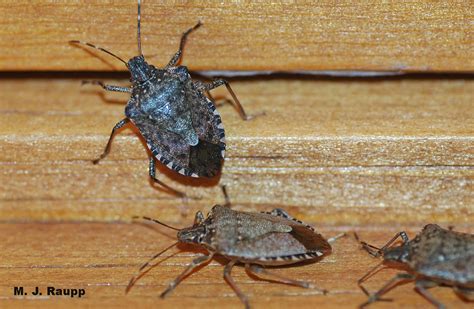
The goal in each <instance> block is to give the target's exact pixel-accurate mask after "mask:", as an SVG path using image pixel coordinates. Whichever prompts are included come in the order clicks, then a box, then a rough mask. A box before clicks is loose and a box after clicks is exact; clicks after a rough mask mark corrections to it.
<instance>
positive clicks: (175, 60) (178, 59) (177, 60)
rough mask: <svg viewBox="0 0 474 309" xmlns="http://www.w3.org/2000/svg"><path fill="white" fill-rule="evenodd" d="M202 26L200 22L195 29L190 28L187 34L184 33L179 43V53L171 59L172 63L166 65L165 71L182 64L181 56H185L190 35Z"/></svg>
mask: <svg viewBox="0 0 474 309" xmlns="http://www.w3.org/2000/svg"><path fill="white" fill-rule="evenodd" d="M201 25H202V23H201V22H200V21H198V23H197V24H196V25H194V27H192V28H189V29H188V30H186V32H184V33H183V35H182V36H181V41H180V43H179V49H178V51H177V52H176V53H175V54H174V56H173V58H171V60H170V62H168V64H167V65H166V67H165V69H168V68H170V67H174V66H176V65H177V64H178V63H180V62H181V56H182V54H183V49H184V45H185V44H186V39H187V38H188V35H189V34H190V33H191V32H193V31H194V30H196V29H197V28H199V27H200V26H201Z"/></svg>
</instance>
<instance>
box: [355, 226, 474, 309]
mask: <svg viewBox="0 0 474 309" xmlns="http://www.w3.org/2000/svg"><path fill="white" fill-rule="evenodd" d="M356 237H357V235H356ZM398 237H401V239H402V241H403V243H402V244H401V245H399V246H392V244H393V243H394V242H395V241H396V240H397V239H398ZM361 244H362V246H363V248H364V249H365V250H366V251H367V252H368V253H369V254H371V255H373V256H375V257H379V256H383V259H384V260H383V261H382V262H381V263H379V264H378V265H377V266H375V267H374V268H372V269H371V270H370V271H369V272H368V273H367V274H365V275H364V276H363V277H362V278H360V279H359V281H358V284H359V287H360V288H361V289H362V291H363V292H364V293H365V294H366V295H367V296H369V300H368V301H367V302H365V303H364V304H362V305H361V307H363V306H365V305H368V304H370V303H373V302H375V301H378V300H386V299H382V298H381V297H382V296H383V295H384V294H385V293H387V292H388V291H389V290H391V289H392V288H394V287H395V286H396V285H397V284H399V283H401V282H404V281H415V290H416V291H418V292H419V293H420V294H421V295H423V296H424V297H425V298H426V299H427V300H429V301H430V302H431V303H432V304H434V305H435V306H437V307H438V308H444V305H443V304H441V303H440V302H439V301H437V300H436V299H435V298H434V297H433V296H432V295H431V293H429V292H428V290H427V289H428V288H431V287H435V286H450V287H452V288H453V289H454V291H455V292H457V293H458V294H459V295H460V296H461V297H462V298H464V299H465V300H470V301H473V300H474V235H473V234H466V233H459V232H455V231H452V230H446V229H443V228H441V227H439V226H438V225H436V224H428V225H426V226H425V227H424V228H423V230H422V231H421V233H420V234H418V235H417V236H416V237H415V238H414V239H412V240H409V239H408V236H407V234H406V233H405V232H400V233H397V234H396V235H395V236H394V237H393V238H392V239H391V240H390V241H389V242H388V243H387V244H386V245H385V246H383V247H382V248H377V247H375V246H372V245H369V244H367V243H366V242H361ZM384 262H394V263H398V264H401V265H403V266H405V267H407V268H408V272H406V273H399V274H397V275H396V276H395V277H393V278H392V279H391V280H389V281H388V282H387V283H386V284H385V285H384V286H383V287H382V288H381V289H380V290H379V291H377V292H376V293H375V294H369V292H368V291H367V290H366V289H365V288H364V287H363V286H362V283H363V282H364V281H366V279H367V278H369V277H371V276H372V275H373V274H374V273H375V272H376V271H377V270H378V269H379V267H380V266H381V265H382V264H384Z"/></svg>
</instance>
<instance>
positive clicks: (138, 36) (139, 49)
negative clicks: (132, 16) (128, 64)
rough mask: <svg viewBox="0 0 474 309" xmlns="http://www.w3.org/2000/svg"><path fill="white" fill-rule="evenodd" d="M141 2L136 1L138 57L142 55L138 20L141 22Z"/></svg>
mask: <svg viewBox="0 0 474 309" xmlns="http://www.w3.org/2000/svg"><path fill="white" fill-rule="evenodd" d="M140 7H141V1H140V0H138V16H137V41H138V55H139V56H141V55H143V53H142V41H141V33H140V20H141V13H140Z"/></svg>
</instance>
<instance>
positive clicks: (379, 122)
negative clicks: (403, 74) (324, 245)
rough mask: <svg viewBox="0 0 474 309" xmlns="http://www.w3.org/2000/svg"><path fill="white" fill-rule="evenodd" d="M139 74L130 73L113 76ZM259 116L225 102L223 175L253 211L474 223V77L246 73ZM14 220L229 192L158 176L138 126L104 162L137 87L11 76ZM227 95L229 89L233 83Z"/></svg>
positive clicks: (8, 185) (8, 125) (168, 213)
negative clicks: (151, 176) (152, 175)
mask: <svg viewBox="0 0 474 309" xmlns="http://www.w3.org/2000/svg"><path fill="white" fill-rule="evenodd" d="M110 82H114V83H118V84H126V83H127V82H126V81H123V80H121V81H110ZM232 85H233V87H234V89H235V91H236V93H237V94H238V96H239V97H240V100H241V101H242V104H243V105H244V106H245V107H246V108H247V110H248V112H249V113H250V114H253V113H258V112H261V111H265V112H266V115H265V116H262V117H258V118H256V119H254V120H252V121H248V122H244V121H242V120H241V119H240V118H239V117H238V115H237V113H236V112H235V110H234V109H233V108H232V107H231V106H229V105H224V106H222V107H220V108H219V111H220V112H221V114H222V117H223V121H224V124H225V127H226V130H227V141H228V151H227V158H226V162H225V165H224V169H223V171H222V177H221V179H220V183H221V184H226V185H227V186H228V190H229V194H230V197H231V199H232V201H233V202H234V203H235V204H238V205H240V206H236V207H238V208H239V209H245V210H268V209H271V208H275V207H281V208H284V209H287V210H288V211H290V212H292V213H294V214H295V215H298V216H299V217H301V218H302V219H304V220H307V221H312V222H318V223H328V224H343V225H352V224H354V225H355V224H380V225H385V224H393V223H397V222H406V223H412V224H420V223H427V222H440V223H446V224H462V223H466V222H474V190H473V180H474V168H473V166H474V117H473V115H474V113H473V109H474V107H473V95H472V94H473V93H474V83H473V81H472V80H469V79H465V80H464V79H451V80H449V79H446V80H442V79H441V80H437V79H400V78H397V79H385V80H379V79H373V80H346V79H331V80H324V79H302V80H294V79H268V80H250V81H235V82H233V83H232ZM0 93H2V97H1V99H0V122H1V123H2V125H1V126H0V149H1V151H0V162H1V163H0V221H30V220H44V221H50V220H58V221H63V220H73V221H78V220H94V221H97V220H98V221H103V220H105V221H108V220H128V218H130V217H131V216H133V215H141V214H148V215H150V216H152V215H153V216H157V217H159V218H161V219H163V220H178V219H179V218H181V215H185V216H188V217H189V216H191V217H192V215H193V214H194V212H195V211H196V210H198V209H202V210H204V211H208V210H209V209H210V207H211V206H212V205H213V204H215V203H219V202H222V201H223V197H222V195H221V192H220V189H219V187H218V185H217V181H218V180H215V181H210V182H209V181H208V182H200V181H194V180H193V181H190V180H188V179H185V178H183V177H180V176H179V175H176V174H175V173H173V172H169V171H168V170H167V169H166V168H165V167H163V166H160V171H161V172H163V173H160V172H159V173H158V177H159V178H160V179H161V180H163V181H165V182H166V183H168V184H169V185H172V186H174V187H176V188H178V189H180V190H183V191H185V192H186V193H187V194H188V195H190V196H191V197H193V198H196V197H199V198H200V199H198V200H194V199H190V200H188V201H187V202H186V201H182V200H180V199H177V198H174V197H173V196H171V195H169V194H167V193H164V192H162V191H160V190H157V189H155V188H153V187H152V186H151V185H150V183H149V181H148V174H147V173H148V170H147V153H146V150H145V149H146V148H145V146H144V145H143V143H142V142H141V141H140V140H139V139H138V138H137V135H136V133H134V132H133V131H132V130H130V128H127V129H124V130H123V131H122V132H121V133H120V134H119V135H118V136H117V138H116V140H115V142H114V144H113V147H112V151H111V154H110V156H109V157H107V158H106V159H104V160H103V161H102V162H101V163H100V164H99V165H93V164H92V163H91V161H90V160H91V159H93V158H96V157H97V156H98V155H99V154H100V153H101V152H102V150H103V147H104V146H105V144H106V142H107V139H108V137H109V134H110V130H111V129H112V127H113V125H114V124H115V123H116V122H117V121H118V120H120V119H121V118H122V117H123V108H124V104H125V102H126V100H127V97H126V95H123V94H118V95H115V94H113V95H112V94H110V93H108V94H101V93H102V90H101V89H97V88H96V87H93V86H83V87H81V86H80V80H76V79H48V78H44V79H32V80H29V79H21V78H19V79H4V80H2V81H1V83H0ZM214 94H215V95H216V96H218V97H221V98H222V97H225V96H227V94H226V92H225V91H224V89H219V90H216V92H215V93H214Z"/></svg>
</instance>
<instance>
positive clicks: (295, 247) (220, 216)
mask: <svg viewBox="0 0 474 309" xmlns="http://www.w3.org/2000/svg"><path fill="white" fill-rule="evenodd" d="M203 228H204V229H203ZM193 233H200V236H199V237H198V238H197V241H195V242H196V243H199V244H201V245H203V246H205V247H206V248H207V249H208V250H209V251H212V252H215V253H218V254H220V255H223V256H225V257H227V258H228V259H230V260H236V261H239V262H243V263H251V264H260V265H283V264H291V263H296V262H299V261H302V260H307V259H313V258H316V257H319V256H323V255H325V254H328V253H330V251H331V246H330V244H329V243H328V242H327V241H326V240H325V239H324V238H323V237H322V236H321V235H320V234H318V233H316V232H315V231H314V229H313V228H312V227H311V226H309V225H306V224H304V223H303V222H301V221H299V220H296V219H294V218H292V217H290V216H289V215H288V214H287V213H286V212H285V211H283V210H281V209H275V210H273V211H272V212H268V213H248V212H242V211H235V210H232V209H231V208H229V207H226V206H220V205H216V206H214V207H213V208H212V210H211V212H210V213H209V215H208V217H207V218H206V219H205V220H204V221H203V222H202V223H200V224H197V225H195V226H193V227H192V228H188V229H184V230H183V231H181V232H180V233H178V238H179V239H180V240H181V241H185V242H186V238H187V237H186V235H190V234H193Z"/></svg>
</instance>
